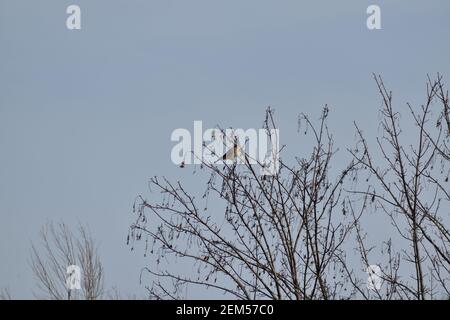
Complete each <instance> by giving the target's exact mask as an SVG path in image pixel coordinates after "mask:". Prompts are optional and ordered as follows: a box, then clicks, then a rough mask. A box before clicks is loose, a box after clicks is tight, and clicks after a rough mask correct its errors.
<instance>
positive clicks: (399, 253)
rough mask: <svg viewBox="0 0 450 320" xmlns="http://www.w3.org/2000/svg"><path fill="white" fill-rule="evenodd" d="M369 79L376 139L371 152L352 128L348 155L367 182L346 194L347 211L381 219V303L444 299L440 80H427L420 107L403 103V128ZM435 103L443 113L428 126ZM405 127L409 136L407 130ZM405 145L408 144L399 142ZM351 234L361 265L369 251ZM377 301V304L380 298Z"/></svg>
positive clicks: (445, 171)
mask: <svg viewBox="0 0 450 320" xmlns="http://www.w3.org/2000/svg"><path fill="white" fill-rule="evenodd" d="M374 78H375V81H376V84H377V86H378V89H379V93H380V95H381V98H382V110H381V132H382V133H381V136H380V137H377V138H376V139H374V140H375V145H372V144H371V143H370V139H367V138H366V137H365V136H364V134H363V132H362V130H361V129H360V128H359V127H358V126H356V129H357V136H358V143H357V146H356V148H355V149H353V150H350V152H351V153H352V155H353V157H354V159H355V161H356V163H357V164H358V171H359V173H360V174H361V176H362V177H364V179H365V180H366V181H367V184H366V185H365V184H364V183H359V184H357V186H356V188H355V189H353V190H352V193H353V194H354V195H362V197H363V198H362V199H361V198H358V197H356V200H354V201H353V205H355V206H357V205H358V204H359V206H360V207H361V210H363V211H364V210H367V209H369V208H370V207H371V208H372V209H375V210H374V211H377V212H383V213H384V214H386V216H387V217H388V219H389V222H390V224H391V225H392V228H393V230H392V233H391V234H392V237H393V238H395V241H394V243H396V244H397V246H394V244H393V241H392V239H386V241H385V242H384V245H383V247H384V248H383V250H384V251H383V253H384V254H385V255H384V256H385V257H386V262H385V263H386V265H385V266H384V267H383V268H381V270H384V273H383V280H384V282H385V288H386V290H385V292H383V294H384V296H383V297H384V298H388V299H390V298H400V299H427V298H443V297H448V296H449V280H450V278H449V270H450V254H449V244H450V233H449V231H448V229H447V226H445V220H446V221H447V222H448V219H449V217H450V207H449V204H450V193H449V190H450V187H449V183H448V179H449V174H450V167H449V165H450V162H449V156H450V153H449V149H448V139H449V130H448V129H450V127H449V128H448V129H444V127H443V123H446V124H447V125H448V124H450V122H449V121H448V116H449V114H448V94H444V89H443V84H442V77H441V76H439V75H438V77H437V79H436V80H431V79H428V83H427V96H426V101H425V103H424V104H423V105H421V106H420V107H417V108H415V107H413V106H412V105H411V104H407V111H409V115H410V118H409V119H411V121H409V120H403V119H402V118H401V117H400V113H399V112H398V111H396V109H395V107H394V105H393V95H392V92H389V91H388V90H387V89H386V87H385V85H384V83H383V81H382V79H381V78H380V77H377V76H375V75H374ZM436 104H438V106H439V105H441V106H443V108H442V110H440V108H439V107H438V108H437V109H435V110H437V111H438V113H439V115H438V117H437V122H436V121H432V118H433V112H432V111H433V110H432V109H433V107H436ZM435 114H436V112H435ZM444 119H445V122H444ZM402 120H403V122H402ZM411 123H412V124H413V125H414V126H415V128H416V130H414V129H411V127H412V125H411ZM435 124H436V125H435ZM404 128H406V129H405V131H404V130H403V129H404ZM408 139H409V140H411V139H412V140H413V142H412V143H409V142H406V141H408ZM380 155H381V157H380ZM380 158H381V161H377V160H378V159H380ZM364 185H365V186H364ZM352 209H353V208H352ZM380 219H381V218H380ZM357 231H358V248H359V251H360V253H361V256H362V258H363V261H364V263H365V264H366V265H368V258H367V257H368V256H369V254H370V250H369V249H368V248H367V246H366V245H364V236H363V234H364V232H363V231H362V230H361V229H359V228H357ZM411 266H412V269H411V268H410V267H411ZM377 295H378V297H380V298H381V297H382V296H381V292H377Z"/></svg>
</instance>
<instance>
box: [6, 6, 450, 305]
mask: <svg viewBox="0 0 450 320" xmlns="http://www.w3.org/2000/svg"><path fill="white" fill-rule="evenodd" d="M71 4H76V5H79V6H80V8H81V30H68V29H67V28H66V19H67V17H68V15H67V14H66V8H67V7H68V6H69V5H71ZM371 4H377V5H379V6H380V8H381V24H382V29H381V30H369V29H368V28H367V27H366V19H367V14H366V9H367V7H368V6H369V5H371ZM449 13H450V2H448V1H446V0H431V1H415V0H408V1H407V0H397V1H381V0H378V1H377V0H371V1H365V0H345V1H344V0H343V1H331V0H330V1H323V0H322V1H296V0H282V1H273V0H272V1H269V0H246V1H237V0H227V1H210V0H189V1H182V0H158V1H153V0H148V1H143V0H142V1H141V0H133V1H124V0H122V1H118V0H108V1H107V0H97V1H87V0H71V1H65V0H64V1H63V0H58V1H56V0H53V1H51V0H40V1H31V0H29V1H23V0H0V288H2V287H8V288H10V290H11V293H12V295H13V296H14V297H17V298H25V299H27V298H32V297H33V295H32V292H33V290H34V289H35V280H34V278H33V274H32V272H31V270H30V266H29V256H30V244H31V243H32V242H33V241H35V240H36V239H37V237H38V233H39V230H40V228H41V227H42V226H43V225H44V224H45V222H46V221H51V220H53V221H59V220H63V221H66V222H67V223H69V224H75V223H77V222H78V221H80V222H83V223H86V224H88V225H89V226H90V229H91V230H92V232H93V234H94V237H95V238H96V239H97V241H98V242H99V250H100V254H101V256H102V259H103V263H104V265H105V272H106V279H105V280H106V285H107V287H112V286H116V287H117V288H118V289H119V290H120V291H121V292H122V293H123V294H124V295H137V296H142V295H145V290H144V288H143V287H142V286H141V285H140V284H139V272H140V270H141V268H142V267H143V266H145V264H146V263H148V259H145V258H144V257H143V252H141V251H139V250H135V251H134V252H131V251H130V247H128V246H127V245H126V236H127V232H128V227H129V225H130V223H131V222H132V221H133V216H132V205H133V202H134V199H135V197H136V196H137V195H139V194H146V192H147V191H148V188H147V183H148V179H149V177H151V176H154V175H165V176H167V177H168V178H173V179H180V180H183V179H184V180H185V181H187V182H188V183H191V187H192V188H193V190H196V188H198V186H197V185H198V183H197V184H196V183H195V182H196V181H195V177H193V176H192V174H191V173H187V172H185V171H183V172H181V171H180V170H178V169H179V168H178V167H177V166H175V165H174V164H173V163H172V162H171V159H170V152H171V149H172V147H173V145H174V143H173V142H171V141H170V135H171V133H172V131H173V130H174V129H176V128H187V129H189V130H192V129H193V122H194V121H195V120H201V121H203V125H204V127H206V128H208V127H209V128H212V127H214V126H216V125H220V126H222V127H229V126H233V127H239V128H259V127H261V123H262V121H263V117H264V110H265V108H266V107H267V106H269V105H270V106H272V107H273V108H274V109H275V112H276V113H275V115H276V119H277V123H278V125H279V127H280V140H281V143H282V144H286V145H288V146H289V145H292V146H294V145H295V146H296V147H298V148H300V149H302V147H303V146H302V142H301V141H300V142H299V141H298V134H297V120H296V119H297V115H298V114H299V113H301V112H303V113H307V114H310V115H311V116H314V117H318V116H319V115H320V109H321V107H322V106H323V105H324V104H328V105H329V106H330V107H331V112H332V116H331V118H330V119H331V124H330V127H331V129H332V130H333V132H334V135H335V138H336V141H337V142H342V143H344V145H345V143H349V142H351V141H354V130H353V129H352V123H353V121H357V122H358V123H359V125H360V126H361V127H362V128H364V130H365V132H367V133H368V134H369V135H370V134H376V133H377V130H378V129H379V127H378V122H377V119H378V109H379V107H380V99H379V96H378V94H377V90H376V86H375V83H374V81H373V79H372V73H373V72H375V73H377V74H381V75H382V76H383V78H384V80H385V82H386V84H387V85H388V87H389V88H390V89H392V90H393V91H394V97H395V101H396V102H397V103H398V105H399V106H400V107H402V108H404V107H405V103H406V102H407V101H410V102H412V103H417V104H418V103H422V102H423V99H424V93H425V82H426V76H427V74H430V75H435V74H436V73H437V72H440V73H442V74H443V75H444V79H445V80H447V82H448V79H450V78H449V77H450V59H449V57H450V42H449V41H448V36H449V31H450V19H449V18H448V16H449ZM380 227H381V226H377V225H374V226H373V230H369V231H372V232H373V233H376V232H378V231H377V230H379V228H380ZM198 294H199V295H201V293H198Z"/></svg>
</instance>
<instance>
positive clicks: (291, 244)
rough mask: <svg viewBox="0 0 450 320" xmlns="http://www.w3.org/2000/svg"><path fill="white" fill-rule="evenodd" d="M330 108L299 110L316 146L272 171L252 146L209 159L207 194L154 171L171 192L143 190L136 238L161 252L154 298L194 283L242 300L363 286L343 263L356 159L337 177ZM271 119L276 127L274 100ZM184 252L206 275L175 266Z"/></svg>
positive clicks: (344, 293) (346, 292)
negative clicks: (315, 116)
mask: <svg viewBox="0 0 450 320" xmlns="http://www.w3.org/2000/svg"><path fill="white" fill-rule="evenodd" d="M328 113H329V109H328V107H327V106H325V108H324V109H323V111H322V115H321V117H320V120H319V124H318V126H317V127H316V126H314V125H313V122H312V121H311V120H310V119H309V118H308V117H307V116H306V115H301V116H300V120H301V122H302V123H303V124H304V125H305V128H306V129H307V130H309V132H310V133H311V135H312V138H313V140H314V147H313V148H312V150H311V152H310V153H309V154H307V155H306V156H305V157H303V158H299V159H296V161H295V165H293V166H288V165H287V164H286V163H285V162H283V161H282V160H281V159H280V171H279V172H278V173H277V174H275V175H273V176H261V175H259V174H258V173H257V170H256V168H255V167H254V166H252V165H251V164H250V162H249V159H248V155H246V157H245V162H244V164H242V165H237V164H236V163H233V164H231V165H230V164H225V165H223V166H216V165H212V164H209V163H205V162H204V163H203V165H202V168H203V170H205V171H206V172H208V173H209V174H210V176H209V179H208V182H207V186H206V192H205V193H204V194H203V199H202V200H201V201H196V199H195V197H194V196H193V195H190V194H189V193H188V192H187V190H186V189H185V188H184V187H183V185H182V184H181V183H180V182H176V183H172V182H170V181H168V180H167V179H166V178H164V177H163V178H157V177H154V178H152V179H151V181H150V184H151V189H156V190H158V192H160V193H161V194H162V197H161V199H160V200H159V201H157V202H153V201H152V202H150V201H147V200H145V199H144V198H143V197H141V196H140V197H138V200H137V202H136V205H135V211H136V212H137V220H136V222H135V223H134V224H133V225H132V226H131V228H130V236H129V237H130V239H129V240H130V241H133V242H134V241H136V240H141V239H142V236H144V238H145V242H146V251H147V250H148V251H149V252H150V253H151V254H154V255H156V256H157V260H156V262H157V266H156V267H155V268H145V269H144V271H145V272H148V273H150V274H152V275H154V276H155V279H156V280H155V281H154V282H153V284H152V285H150V286H147V289H148V291H149V294H150V296H151V297H152V298H180V297H182V292H183V291H182V289H183V288H184V285H186V284H189V285H199V286H202V287H204V288H212V289H215V290H218V291H220V292H223V293H225V294H227V295H228V296H230V297H235V298H242V299H257V298H270V299H332V298H334V299H335V298H349V297H352V296H353V295H354V294H355V293H356V291H355V290H353V289H352V288H351V287H352V286H351V284H349V283H348V281H347V280H346V279H345V278H344V277H343V269H342V262H343V261H345V259H346V257H345V250H344V249H343V243H344V242H345V240H346V239H347V237H348V236H349V234H350V232H351V230H352V229H353V228H354V227H355V221H354V219H353V217H351V216H349V215H345V212H343V211H342V208H341V194H342V185H343V181H344V180H345V179H346V177H347V176H349V175H350V173H351V172H352V170H353V169H354V164H353V163H350V164H349V165H348V166H345V167H344V168H342V171H341V172H340V173H339V174H337V175H336V177H334V178H332V177H331V175H330V172H329V170H330V164H331V161H332V158H333V156H334V153H335V151H336V150H335V149H334V146H333V138H332V135H331V134H330V133H329V131H328V127H327V125H326V121H327V117H328ZM264 128H265V129H266V130H270V129H271V128H275V123H274V119H273V111H272V110H271V109H270V108H269V109H268V110H267V112H266V119H265V121H264ZM259 165H261V164H260V163H259ZM202 201H205V202H206V203H208V202H211V201H214V202H215V204H217V203H222V204H223V212H222V213H219V212H218V205H215V206H214V208H213V209H212V210H209V209H208V207H207V205H206V206H205V207H203V205H202V203H201V202H202ZM147 222H150V223H147ZM178 259H180V260H181V263H183V264H185V265H186V268H185V269H186V270H190V269H189V268H188V267H187V266H189V265H190V266H192V267H195V268H196V270H197V274H195V275H192V274H191V272H187V273H186V274H182V273H180V272H179V271H171V269H170V264H172V263H173V262H174V261H177V260H178ZM161 264H164V266H162V267H161Z"/></svg>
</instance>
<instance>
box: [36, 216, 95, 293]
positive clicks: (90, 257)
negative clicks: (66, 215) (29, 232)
mask: <svg viewBox="0 0 450 320" xmlns="http://www.w3.org/2000/svg"><path fill="white" fill-rule="evenodd" d="M71 265H76V266H79V267H80V270H81V283H80V284H81V290H76V289H72V290H71V289H70V287H69V286H67V278H68V277H69V274H68V273H67V271H68V269H67V268H68V267H69V266H71ZM31 267H32V270H33V272H34V274H35V276H36V278H37V281H38V288H39V290H40V293H41V294H43V295H44V297H46V298H49V299H57V300H61V299H69V300H71V299H86V300H95V299H99V298H101V297H102V295H103V266H102V263H101V261H100V257H99V255H98V252H97V248H96V245H95V242H94V240H93V238H92V236H91V234H90V232H89V230H88V229H87V227H85V226H82V225H79V227H78V229H77V230H76V233H73V232H72V231H71V230H70V228H69V227H68V226H67V225H66V224H64V223H58V224H54V223H48V224H46V225H45V226H44V227H43V228H42V230H41V234H40V243H39V244H38V245H34V244H33V245H32V252H31Z"/></svg>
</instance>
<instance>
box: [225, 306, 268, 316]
mask: <svg viewBox="0 0 450 320" xmlns="http://www.w3.org/2000/svg"><path fill="white" fill-rule="evenodd" d="M220 309H221V310H220V314H260V315H271V314H273V305H270V304H261V305H259V304H242V305H237V304H222V305H220Z"/></svg>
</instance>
